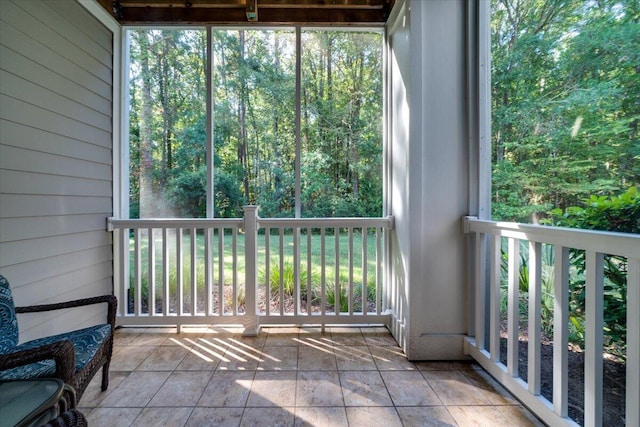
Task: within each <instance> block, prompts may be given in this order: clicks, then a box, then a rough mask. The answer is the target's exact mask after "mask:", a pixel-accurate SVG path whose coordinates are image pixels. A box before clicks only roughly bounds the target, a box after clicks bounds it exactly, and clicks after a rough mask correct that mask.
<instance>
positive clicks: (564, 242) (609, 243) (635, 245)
mask: <svg viewBox="0 0 640 427" xmlns="http://www.w3.org/2000/svg"><path fill="white" fill-rule="evenodd" d="M464 230H465V232H467V233H471V232H475V233H487V234H494V235H497V236H504V237H511V238H515V239H521V240H528V241H531V242H540V243H549V244H555V245H560V246H564V247H568V248H575V249H584V250H593V251H597V252H600V253H605V254H609V255H620V256H626V257H631V258H640V235H637V234H629V233H614V232H609V231H596V230H583V229H575V228H564V227H551V226H546V225H535V224H519V223H515V222H498V221H488V220H481V219H477V218H475V217H465V218H464Z"/></svg>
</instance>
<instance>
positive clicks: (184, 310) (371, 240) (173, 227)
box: [108, 206, 393, 335]
mask: <svg viewBox="0 0 640 427" xmlns="http://www.w3.org/2000/svg"><path fill="white" fill-rule="evenodd" d="M108 228H109V230H112V231H114V259H115V262H114V265H115V274H114V276H115V277H116V280H115V286H116V289H115V291H114V292H115V294H116V296H118V299H119V301H121V303H120V304H119V309H118V319H117V322H118V324H120V325H178V326H181V325H186V324H212V325H215V324H241V325H244V327H245V333H246V334H248V335H252V334H255V333H257V331H258V329H259V327H260V326H261V325H266V324H320V325H325V324H386V323H388V319H389V314H388V310H387V305H386V297H385V287H384V284H385V282H386V280H385V277H384V275H385V274H386V272H385V269H384V268H383V266H384V264H385V259H386V258H387V253H388V252H387V251H388V243H387V241H388V239H387V238H386V235H387V232H388V230H390V229H392V228H393V218H391V217H389V218H332V219H328V218H302V219H288V218H287V219H284V218H283V219H262V218H259V217H258V216H257V208H256V207H255V206H246V207H245V210H244V217H243V218H241V219H114V218H109V220H108Z"/></svg>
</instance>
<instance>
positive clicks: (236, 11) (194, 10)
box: [98, 0, 396, 26]
mask: <svg viewBox="0 0 640 427" xmlns="http://www.w3.org/2000/svg"><path fill="white" fill-rule="evenodd" d="M395 1H396V0H98V2H99V3H100V4H101V5H102V7H104V9H105V10H106V11H107V12H108V13H110V14H111V15H112V16H113V17H115V18H116V19H117V20H118V21H119V22H120V23H121V24H123V25H193V24H196V25H197V24H200V25H202V24H215V25H245V26H246V25H247V24H248V23H250V24H254V25H258V26H264V25H310V26H325V25H329V26H331V25H354V26H380V25H383V24H384V23H385V22H386V20H387V18H388V17H389V12H390V11H391V8H392V7H393V4H394V3H395Z"/></svg>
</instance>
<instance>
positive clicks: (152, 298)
mask: <svg viewBox="0 0 640 427" xmlns="http://www.w3.org/2000/svg"><path fill="white" fill-rule="evenodd" d="M147 233H148V235H147V242H148V243H147V259H148V262H149V265H147V268H148V273H147V274H148V275H149V277H148V281H147V314H149V316H155V314H156V310H155V304H156V245H155V241H156V239H155V236H154V235H153V234H154V229H153V228H149V229H147Z"/></svg>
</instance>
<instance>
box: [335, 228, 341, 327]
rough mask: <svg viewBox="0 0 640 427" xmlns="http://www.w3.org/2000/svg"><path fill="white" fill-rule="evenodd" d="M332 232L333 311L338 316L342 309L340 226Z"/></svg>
mask: <svg viewBox="0 0 640 427" xmlns="http://www.w3.org/2000/svg"><path fill="white" fill-rule="evenodd" d="M333 234H334V240H335V261H336V262H335V265H334V268H335V271H334V276H335V279H336V282H335V289H334V292H335V298H334V299H335V303H334V308H333V311H335V315H336V316H338V315H339V314H340V311H341V310H342V301H341V300H340V297H341V296H342V293H341V292H340V288H341V286H340V228H339V227H335V228H334V229H333Z"/></svg>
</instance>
